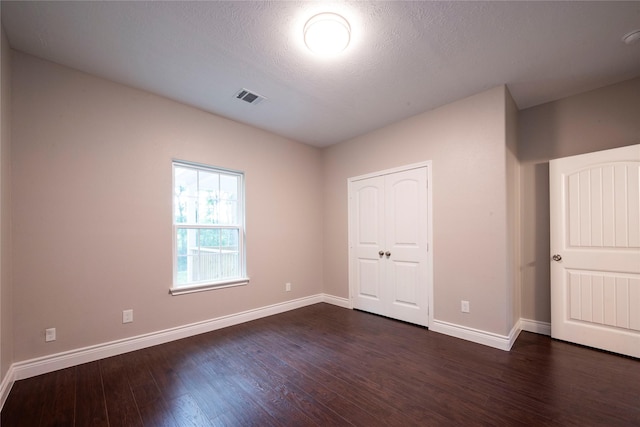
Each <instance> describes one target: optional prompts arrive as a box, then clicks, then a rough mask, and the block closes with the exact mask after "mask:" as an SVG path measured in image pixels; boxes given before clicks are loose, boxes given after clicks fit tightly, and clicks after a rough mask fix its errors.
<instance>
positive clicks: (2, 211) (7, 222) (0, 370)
mask: <svg viewBox="0 0 640 427" xmlns="http://www.w3.org/2000/svg"><path fill="white" fill-rule="evenodd" d="M0 38H1V43H2V45H1V48H0V55H1V60H0V66H1V70H0V77H1V79H0V80H1V86H0V382H1V381H2V380H3V379H4V377H5V375H6V373H7V371H8V370H9V367H10V366H11V363H13V320H12V314H13V307H12V304H11V303H12V296H11V294H12V286H11V48H10V47H9V42H8V40H7V36H6V35H5V33H4V29H3V28H0Z"/></svg>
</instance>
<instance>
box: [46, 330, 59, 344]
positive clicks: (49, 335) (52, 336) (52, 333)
mask: <svg viewBox="0 0 640 427" xmlns="http://www.w3.org/2000/svg"><path fill="white" fill-rule="evenodd" d="M55 340H56V328H49V329H45V330H44V341H45V342H50V341H55Z"/></svg>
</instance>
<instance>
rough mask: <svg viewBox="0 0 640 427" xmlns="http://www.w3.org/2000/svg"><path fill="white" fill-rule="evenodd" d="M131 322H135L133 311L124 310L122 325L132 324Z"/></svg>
mask: <svg viewBox="0 0 640 427" xmlns="http://www.w3.org/2000/svg"><path fill="white" fill-rule="evenodd" d="M131 322H133V310H123V311H122V323H131Z"/></svg>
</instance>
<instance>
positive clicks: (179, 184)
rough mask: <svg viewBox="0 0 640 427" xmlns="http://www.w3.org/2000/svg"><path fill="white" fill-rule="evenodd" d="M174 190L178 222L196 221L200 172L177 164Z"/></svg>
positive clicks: (175, 212)
mask: <svg viewBox="0 0 640 427" xmlns="http://www.w3.org/2000/svg"><path fill="white" fill-rule="evenodd" d="M174 174H175V176H174V179H173V182H174V191H173V215H174V221H175V223H177V224H180V223H186V222H191V223H195V222H196V208H197V200H198V172H197V171H196V170H193V169H189V168H183V167H180V166H175V168H174Z"/></svg>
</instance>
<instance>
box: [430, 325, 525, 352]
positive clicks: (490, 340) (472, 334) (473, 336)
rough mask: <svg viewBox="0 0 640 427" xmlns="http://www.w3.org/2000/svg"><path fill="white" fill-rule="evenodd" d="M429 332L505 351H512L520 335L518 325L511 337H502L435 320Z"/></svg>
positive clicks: (510, 333) (510, 334)
mask: <svg viewBox="0 0 640 427" xmlns="http://www.w3.org/2000/svg"><path fill="white" fill-rule="evenodd" d="M429 330H431V331H434V332H438V333H441V334H445V335H450V336H452V337H456V338H460V339H463V340H467V341H471V342H475V343H477V344H483V345H486V346H489V347H493V348H497V349H500V350H504V351H509V350H511V347H512V346H513V343H514V342H515V341H516V338H518V334H519V333H520V328H519V325H518V324H516V325H514V326H513V328H512V329H511V332H509V335H500V334H495V333H492V332H487V331H482V330H480V329H474V328H469V327H467V326H462V325H456V324H454V323H449V322H443V321H441V320H435V319H434V320H433V322H431V324H430V325H429Z"/></svg>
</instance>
